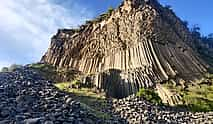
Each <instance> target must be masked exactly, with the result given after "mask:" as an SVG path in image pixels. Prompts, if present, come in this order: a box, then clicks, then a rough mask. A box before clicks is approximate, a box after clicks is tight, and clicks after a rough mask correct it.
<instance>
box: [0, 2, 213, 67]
mask: <svg viewBox="0 0 213 124" xmlns="http://www.w3.org/2000/svg"><path fill="white" fill-rule="evenodd" d="M121 1H122V0H1V4H0V10H1V11H0V68H1V67H3V66H8V65H10V64H13V63H17V64H27V63H32V62H36V61H39V60H40V58H41V56H42V55H43V54H44V52H45V51H46V50H47V48H48V46H49V43H50V37H51V36H52V35H53V34H55V33H56V31H57V29H59V28H72V27H76V26H78V25H80V24H82V23H83V22H84V21H85V20H88V19H91V18H94V17H96V16H97V15H99V14H101V13H103V12H104V11H105V10H107V8H108V7H110V6H113V7H116V6H118V5H119V4H120V3H121ZM160 2H161V3H162V4H163V5H171V6H172V9H173V10H174V11H175V13H176V14H177V15H178V16H179V17H180V18H181V19H182V20H187V21H188V22H189V24H190V25H193V24H198V25H199V26H200V27H201V31H202V33H203V34H209V33H212V32H213V16H212V12H213V0H160Z"/></svg>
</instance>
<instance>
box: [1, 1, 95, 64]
mask: <svg viewBox="0 0 213 124" xmlns="http://www.w3.org/2000/svg"><path fill="white" fill-rule="evenodd" d="M70 2H72V3H73V4H72V6H70V10H69V9H66V8H64V7H63V6H61V5H58V4H54V3H53V2H50V1H49V0H2V1H1V4H0V10H1V11H0V20H1V21H0V66H1V65H5V64H4V63H5V61H7V62H6V63H7V64H8V63H10V64H12V62H14V61H17V63H28V62H33V61H39V59H40V57H41V56H42V54H43V53H44V52H45V51H46V50H47V48H48V45H49V41H50V37H51V36H52V35H53V34H54V33H56V31H57V29H58V28H69V27H75V26H77V25H80V24H81V23H82V22H83V21H84V20H86V19H88V18H91V17H92V13H91V12H89V11H88V10H87V9H86V8H85V7H84V6H81V5H78V4H77V2H75V1H74V0H70ZM11 60H12V61H11Z"/></svg>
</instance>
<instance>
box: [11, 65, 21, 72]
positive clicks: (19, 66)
mask: <svg viewBox="0 0 213 124" xmlns="http://www.w3.org/2000/svg"><path fill="white" fill-rule="evenodd" d="M21 67H22V65H17V64H12V65H11V66H10V67H9V68H8V71H15V70H16V69H18V68H21Z"/></svg>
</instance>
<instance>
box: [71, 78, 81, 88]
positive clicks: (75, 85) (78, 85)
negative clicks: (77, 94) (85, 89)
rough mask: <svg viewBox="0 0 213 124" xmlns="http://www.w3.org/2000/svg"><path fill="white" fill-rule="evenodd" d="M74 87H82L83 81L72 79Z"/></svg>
mask: <svg viewBox="0 0 213 124" xmlns="http://www.w3.org/2000/svg"><path fill="white" fill-rule="evenodd" d="M72 87H74V88H80V87H81V82H80V81H79V80H77V79H76V80H73V81H72Z"/></svg>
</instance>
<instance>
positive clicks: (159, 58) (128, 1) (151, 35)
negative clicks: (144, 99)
mask: <svg viewBox="0 0 213 124" xmlns="http://www.w3.org/2000/svg"><path fill="white" fill-rule="evenodd" d="M108 14H109V13H108ZM191 39H192V38H191V36H190V33H189V31H188V29H187V27H186V26H184V24H183V22H182V21H181V20H180V19H179V18H178V17H176V16H175V14H174V13H173V12H172V11H171V10H169V9H168V8H165V7H162V6H161V5H160V4H159V3H158V2H157V1H156V0H124V2H123V3H122V4H121V5H120V6H119V7H118V8H117V9H115V10H114V11H113V12H112V13H110V16H106V17H105V18H104V17H102V18H101V19H99V20H98V21H95V20H93V21H89V22H88V23H86V24H85V25H82V26H81V27H80V28H79V29H63V30H59V31H58V33H57V34H56V35H55V36H53V37H52V39H51V45H50V47H49V49H48V51H47V53H46V54H45V55H44V56H43V57H42V61H43V62H46V63H49V64H52V65H54V66H56V67H58V68H72V69H75V70H78V71H80V72H82V73H83V74H84V75H90V76H92V77H93V78H92V79H93V83H94V84H95V85H96V86H97V87H98V88H99V89H104V90H105V91H106V92H107V94H108V95H110V96H113V97H124V96H127V95H129V94H132V93H135V92H137V91H138V89H139V88H141V87H152V86H154V85H155V84H156V83H160V82H164V81H167V80H168V79H171V78H173V79H174V80H177V82H178V80H180V79H183V80H194V79H196V78H199V77H201V76H202V74H203V73H204V72H206V65H205V63H204V62H203V61H202V60H201V59H200V58H199V57H198V56H197V53H195V52H194V51H193V50H192V49H191V48H190V47H189V46H188V45H187V43H189V42H191Z"/></svg>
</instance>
